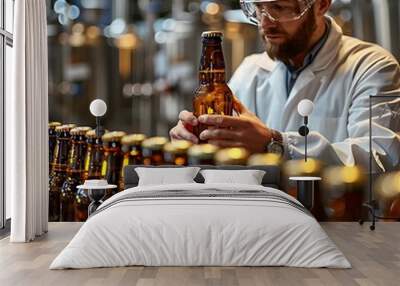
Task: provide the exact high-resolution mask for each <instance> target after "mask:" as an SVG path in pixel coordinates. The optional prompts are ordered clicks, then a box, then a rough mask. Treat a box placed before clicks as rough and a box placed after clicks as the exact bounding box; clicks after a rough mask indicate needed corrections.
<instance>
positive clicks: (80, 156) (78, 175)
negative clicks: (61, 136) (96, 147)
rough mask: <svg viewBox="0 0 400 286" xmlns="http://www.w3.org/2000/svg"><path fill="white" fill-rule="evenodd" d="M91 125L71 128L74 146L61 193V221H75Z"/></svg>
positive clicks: (69, 156)
mask: <svg viewBox="0 0 400 286" xmlns="http://www.w3.org/2000/svg"><path fill="white" fill-rule="evenodd" d="M90 129H91V128H90V127H77V128H74V129H72V130H71V132H70V133H71V142H72V146H71V149H70V152H69V155H68V165H67V178H66V180H65V182H64V184H63V185H62V188H61V194H60V214H61V218H60V221H75V206H74V203H75V196H76V193H77V191H76V187H77V186H78V185H81V184H82V183H83V176H84V163H85V155H86V149H87V145H86V136H85V134H86V132H87V131H89V130H90Z"/></svg>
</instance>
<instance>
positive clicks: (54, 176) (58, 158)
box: [49, 124, 76, 221]
mask: <svg viewBox="0 0 400 286" xmlns="http://www.w3.org/2000/svg"><path fill="white" fill-rule="evenodd" d="M75 126H76V125H75V124H67V125H61V126H57V127H56V129H55V131H56V134H57V135H56V136H57V143H56V147H55V148H54V160H53V163H52V169H51V175H50V181H49V221H60V193H61V192H60V190H61V187H62V185H63V184H64V181H65V179H66V176H67V164H68V153H69V149H70V140H71V137H70V136H71V135H70V130H71V129H72V128H74V127H75Z"/></svg>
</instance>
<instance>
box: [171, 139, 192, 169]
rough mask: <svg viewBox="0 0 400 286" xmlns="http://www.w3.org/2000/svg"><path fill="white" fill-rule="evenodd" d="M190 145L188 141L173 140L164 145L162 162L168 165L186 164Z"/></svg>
mask: <svg viewBox="0 0 400 286" xmlns="http://www.w3.org/2000/svg"><path fill="white" fill-rule="evenodd" d="M191 146H192V143H191V142H190V141H186V140H175V141H172V142H169V143H167V144H165V146H164V162H165V164H169V165H178V166H187V165H188V154H187V152H188V150H189V148H190V147H191Z"/></svg>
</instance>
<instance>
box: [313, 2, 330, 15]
mask: <svg viewBox="0 0 400 286" xmlns="http://www.w3.org/2000/svg"><path fill="white" fill-rule="evenodd" d="M331 4H332V0H317V1H316V2H315V5H316V10H317V11H316V12H317V14H318V16H323V15H325V13H326V12H328V10H329V8H330V7H331Z"/></svg>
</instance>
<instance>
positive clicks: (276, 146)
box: [265, 130, 285, 156]
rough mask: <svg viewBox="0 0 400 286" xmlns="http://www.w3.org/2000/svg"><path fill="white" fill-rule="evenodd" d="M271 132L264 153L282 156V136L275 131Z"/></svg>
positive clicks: (283, 149)
mask: <svg viewBox="0 0 400 286" xmlns="http://www.w3.org/2000/svg"><path fill="white" fill-rule="evenodd" d="M271 131H272V136H271V140H270V141H269V142H268V143H267V144H266V146H265V151H266V152H267V153H274V154H278V155H281V156H282V155H283V153H284V151H285V148H284V146H283V138H282V134H281V133H280V132H278V131H276V130H271Z"/></svg>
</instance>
